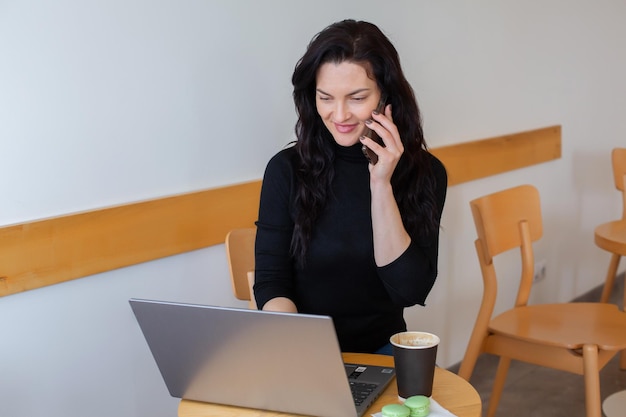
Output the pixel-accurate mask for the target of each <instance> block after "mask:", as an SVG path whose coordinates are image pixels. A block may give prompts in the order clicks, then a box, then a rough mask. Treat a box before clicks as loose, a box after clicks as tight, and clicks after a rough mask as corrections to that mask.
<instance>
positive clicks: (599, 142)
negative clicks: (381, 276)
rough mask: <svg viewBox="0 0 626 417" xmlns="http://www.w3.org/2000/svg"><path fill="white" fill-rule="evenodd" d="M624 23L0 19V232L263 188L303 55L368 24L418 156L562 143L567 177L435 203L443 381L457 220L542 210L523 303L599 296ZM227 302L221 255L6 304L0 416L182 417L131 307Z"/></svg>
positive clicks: (466, 225) (215, 7)
mask: <svg viewBox="0 0 626 417" xmlns="http://www.w3.org/2000/svg"><path fill="white" fill-rule="evenodd" d="M624 15H626V4H624V3H623V2H621V1H619V0H614V1H610V0H601V1H594V2H570V1H567V0H545V1H540V0H532V1H526V2H522V1H501V0H491V1H488V0H481V1H472V2H468V1H460V0H457V1H452V0H450V1H437V2H434V1H427V0H418V1H415V0H406V1H394V0H390V1H387V2H383V3H381V2H380V1H378V0H377V1H371V0H349V1H348V0H346V1H341V2H337V1H336V0H318V1H315V2H295V1H289V0H284V1H279V0H266V1H263V2H260V1H254V0H246V1H244V0H240V1H231V0H221V1H192V0H186V1H174V0H151V1H148V0H132V1H122V0H109V1H98V0H88V1H78V0H57V1H55V2H36V1H27V0H20V1H17V0H0V155H2V159H1V161H2V162H1V163H0V193H1V195H2V204H1V205H0V207H1V208H0V225H8V224H13V223H18V222H23V221H27V220H32V219H39V218H44V217H49V216H54V215H60V214H67V213H72V212H76V211H80V210H88V209H94V208H99V207H104V206H108V205H112V204H121V203H128V202H132V201H137V200H142V199H146V198H153V197H161V196H166V195H170V194H175V193H180V192H185V191H193V190H199V189H204V188H208V187H213V186H220V185H227V184H232V183H236V182H240V181H243V180H248V179H256V178H260V177H261V175H262V172H263V169H264V167H265V164H266V162H267V160H268V159H269V158H270V156H271V155H273V154H274V153H275V152H276V151H278V150H279V149H280V148H281V147H282V146H283V145H284V144H286V143H287V142H288V141H290V140H291V139H292V138H293V133H292V132H293V124H294V121H295V116H294V111H293V105H292V102H291V84H290V76H291V71H292V69H293V66H294V65H295V62H296V60H297V59H298V58H299V57H300V55H301V54H302V52H303V51H304V49H305V46H306V43H307V42H308V41H309V40H310V38H311V36H312V35H313V34H314V33H316V32H317V31H319V30H320V29H322V28H323V27H324V26H326V25H327V24H329V23H332V22H334V21H336V20H339V19H342V18H346V17H354V18H357V19H366V20H370V21H373V22H375V23H377V24H378V25H379V26H380V27H381V28H383V29H384V30H385V32H386V33H387V34H388V35H389V36H390V38H391V39H392V40H393V42H394V43H395V45H396V46H397V48H398V50H399V51H400V54H401V56H402V59H403V64H404V67H405V71H406V73H407V76H408V78H409V79H410V81H411V82H412V84H413V86H414V88H415V90H416V93H417V96H418V100H419V103H420V105H421V108H422V110H423V114H424V122H425V132H426V135H427V139H428V141H429V144H430V146H431V147H437V146H442V145H447V144H451V143H458V142H462V141H466V140H473V139H480V138H485V137H490V136H496V135H500V134H506V133H513V132H517V131H522V130H528V129H533V128H538V127H544V126H548V125H552V124H561V125H562V126H563V157H562V159H560V160H558V161H554V162H549V163H545V164H541V165H538V166H534V167H529V168H525V169H521V170H517V171H514V172H510V173H506V174H503V175H500V176H497V177H492V178H487V179H483V180H479V181H475V182H471V183H468V184H463V185H459V186H455V187H452V188H450V190H449V194H448V201H447V205H446V208H445V211H444V217H443V227H444V231H443V234H442V239H441V260H440V277H439V279H438V282H437V284H436V286H435V289H434V290H433V293H432V294H431V296H430V297H429V299H428V305H427V307H426V308H421V307H419V308H417V307H416V308H411V309H410V310H408V311H407V319H408V321H409V324H410V326H411V327H412V328H420V329H426V330H431V331H434V332H436V333H438V334H440V335H441V337H442V340H443V342H442V346H441V349H440V353H439V362H440V363H441V364H442V365H444V366H449V365H452V364H454V363H456V362H458V361H459V360H460V359H461V358H462V355H463V352H464V349H465V344H466V342H467V338H468V336H469V332H470V330H471V326H472V324H473V319H474V314H475V312H476V309H477V306H478V303H479V300H480V293H481V285H482V284H481V278H480V273H479V270H478V266H477V262H476V260H475V255H474V249H473V240H474V237H475V234H474V228H473V223H472V221H471V214H470V211H469V208H468V201H469V200H470V199H472V198H475V197H477V196H480V195H482V194H485V193H489V192H492V191H496V190H498V189H501V188H505V187H509V186H513V185H518V184H521V183H532V184H535V185H536V186H537V187H538V188H539V190H540V192H541V194H542V198H543V203H542V204H543V209H544V217H545V222H546V224H545V238H544V239H543V241H542V242H541V243H539V244H538V245H537V248H536V249H537V252H538V257H539V258H540V259H544V258H545V259H547V262H548V263H547V279H546V280H545V281H544V282H541V283H540V284H538V285H537V286H536V292H535V293H534V294H533V301H534V302H550V301H566V300H569V299H571V298H573V297H575V296H577V295H580V294H582V293H584V292H586V291H587V290H589V289H591V288H593V287H595V286H597V285H599V284H600V283H601V282H602V280H603V278H604V274H605V271H606V267H607V264H608V260H609V256H608V254H606V253H604V252H602V251H601V250H599V249H597V248H596V247H595V246H594V244H593V228H594V227H595V225H597V224H599V223H601V222H604V221H607V220H610V219H614V218H617V217H619V216H620V214H621V206H620V204H621V202H620V199H619V195H618V193H617V192H616V191H615V190H614V189H613V186H612V177H611V171H610V163H609V153H610V150H611V148H613V147H615V146H620V145H621V146H624V143H626V142H625V141H624V138H625V137H626V124H625V123H624V121H623V120H624V116H623V115H624V114H626V83H625V82H624V78H623V74H625V73H626V48H624V47H623V39H626V25H623V22H622V21H623V16H624ZM512 259H514V254H512V256H511V257H510V258H508V259H505V260H504V262H503V266H504V267H505V268H507V269H510V270H512V271H513V270H515V269H516V268H517V266H515V265H514V264H513V263H512ZM0 269H1V266H0ZM622 270H623V265H622ZM510 275H511V277H512V278H513V277H514V275H515V274H514V273H513V272H511V273H510ZM229 285H230V284H229V281H228V273H227V266H226V261H225V254H224V249H223V246H215V247H211V248H208V249H205V250H200V251H196V252H192V253H188V254H184V255H180V256H176V257H171V258H167V259H164V260H159V261H155V262H150V263H146V264H142V265H137V266H134V267H130V268H125V269H121V270H117V271H112V272H108V273H104V274H100V275H97V276H92V277H88V278H83V279H79V280H75V281H72V282H68V283H64V284H58V285H55V286H51V287H47V288H42V289H37V290H33V291H29V292H26V293H21V294H16V295H11V296H7V297H3V298H0V317H2V320H1V321H0V415H1V416H11V417H21V416H24V417H25V416H28V417H37V416H47V417H61V416H63V417H65V416H68V415H69V416H72V415H85V416H94V417H96V416H97V417H99V416H102V417H104V416H107V417H108V416H111V415H115V416H120V417H131V416H146V415H152V416H173V415H175V414H176V407H177V404H178V401H177V400H176V399H173V398H170V397H169V395H168V394H167V391H166V390H165V387H164V385H163V383H162V381H161V379H160V376H159V374H158V370H157V369H156V366H155V364H154V361H153V360H152V357H151V356H150V354H149V352H148V349H147V347H146V345H145V342H144V341H143V338H142V336H141V334H140V332H139V329H138V327H137V325H136V323H135V321H134V318H133V316H132V313H131V311H130V308H129V307H128V303H127V300H128V298H130V297H144V298H158V299H167V300H177V301H188V302H199V303H206V304H219V305H233V306H243V304H242V303H241V302H238V301H237V300H235V299H234V298H233V296H232V295H231V293H230V287H229ZM514 290H515V285H514V284H513V283H511V284H510V286H507V285H504V286H503V288H502V292H503V293H504V295H505V298H508V299H512V297H513V293H514ZM503 307H504V304H502V303H501V304H499V305H498V309H500V308H503Z"/></svg>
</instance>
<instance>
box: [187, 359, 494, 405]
mask: <svg viewBox="0 0 626 417" xmlns="http://www.w3.org/2000/svg"><path fill="white" fill-rule="evenodd" d="M343 360H344V362H347V363H363V364H366V365H382V366H393V357H392V356H385V355H373V354H367V353H344V354H343ZM433 398H434V399H435V400H436V401H437V402H438V403H439V404H440V405H441V406H442V407H444V408H446V409H447V410H448V411H450V412H451V413H452V414H454V415H456V416H458V417H480V415H481V410H482V403H481V400H480V396H479V395H478V392H476V390H475V389H474V387H472V386H471V385H470V383H469V382H467V381H466V380H464V379H463V378H461V377H460V376H458V375H456V374H454V373H452V372H450V371H447V370H445V369H442V368H436V369H435V381H434V384H433ZM392 403H397V404H400V401H399V399H398V388H397V386H396V383H395V380H394V381H392V382H391V384H389V386H388V387H387V389H386V390H385V391H384V392H383V394H382V395H381V396H380V397H378V399H377V400H376V402H375V403H374V404H373V405H372V406H371V407H370V408H369V410H367V413H366V414H365V416H369V415H371V414H374V413H378V412H380V410H381V409H382V407H383V406H384V405H386V404H392ZM178 416H179V417H235V416H237V417H288V416H293V414H287V413H280V412H275V411H263V410H255V409H250V408H241V407H233V406H227V405H221V404H212V403H203V402H198V401H191V400H181V402H180V405H179V407H178Z"/></svg>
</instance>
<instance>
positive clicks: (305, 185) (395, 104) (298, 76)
mask: <svg viewBox="0 0 626 417" xmlns="http://www.w3.org/2000/svg"><path fill="white" fill-rule="evenodd" d="M346 61H347V62H351V63H356V64H359V65H362V66H363V67H364V68H365V69H366V71H367V72H368V76H370V77H371V78H372V79H374V80H376V83H377V85H378V87H379V89H380V91H381V93H383V94H386V96H387V104H391V106H392V107H391V108H392V116H393V121H394V123H395V124H396V126H397V127H398V130H399V132H400V136H401V138H402V143H403V144H404V153H403V154H402V157H401V158H400V161H399V162H398V165H397V167H396V169H395V171H394V173H393V176H392V178H391V185H392V188H393V190H394V196H395V199H396V201H397V203H398V207H399V209H400V213H401V216H402V221H403V223H404V226H405V228H406V229H407V232H408V233H409V235H410V236H411V238H412V239H418V240H421V239H423V238H425V237H427V236H429V235H431V234H432V233H433V232H435V231H436V229H437V228H438V227H439V224H438V223H439V222H438V208H437V203H436V200H435V193H434V190H435V186H436V184H435V179H434V178H433V175H431V172H430V171H431V163H430V161H429V156H428V149H427V146H426V143H425V141H424V134H423V131H422V123H421V115H420V111H419V109H418V106H417V101H416V99H415V94H414V92H413V89H412V88H411V86H410V84H409V82H408V81H407V80H406V78H405V77H404V74H403V72H402V68H401V66H400V59H399V57H398V53H397V51H396V49H395V48H394V46H393V45H392V44H391V42H390V41H389V39H388V38H387V37H386V36H385V35H384V34H383V33H382V32H381V31H380V29H379V28H378V27H376V26H375V25H373V24H371V23H368V22H362V21H355V20H344V21H341V22H337V23H334V24H332V25H330V26H328V27H327V28H325V29H324V30H322V31H321V32H319V33H318V34H317V35H315V37H314V38H313V39H312V40H311V42H310V43H309V45H308V48H307V50H306V52H305V54H304V55H303V56H302V58H301V59H300V60H299V61H298V63H297V64H296V67H295V70H294V73H293V76H292V84H293V87H294V89H293V99H294V102H295V106H296V111H297V115H298V120H297V123H296V127H295V133H296V137H297V140H296V144H295V148H296V152H297V155H298V158H299V161H298V168H297V173H296V175H297V181H298V185H297V192H296V196H295V209H296V214H295V227H294V232H293V236H292V242H291V251H292V255H293V256H294V257H295V258H296V260H297V261H298V262H299V263H300V264H301V265H302V264H304V259H305V256H306V252H307V249H308V244H309V241H310V239H311V236H312V234H313V229H314V225H315V222H316V220H317V218H318V217H319V215H320V213H321V212H322V210H323V209H324V206H325V204H326V200H327V198H328V192H329V191H328V190H330V189H331V183H332V181H333V177H334V169H333V160H334V157H335V155H334V139H333V137H332V135H331V133H330V132H329V131H328V129H327V128H326V127H325V125H324V123H323V121H322V119H321V117H320V116H319V114H318V113H317V108H316V104H315V89H316V76H317V72H318V69H319V68H320V66H321V65H323V64H325V63H329V62H331V63H342V62H346Z"/></svg>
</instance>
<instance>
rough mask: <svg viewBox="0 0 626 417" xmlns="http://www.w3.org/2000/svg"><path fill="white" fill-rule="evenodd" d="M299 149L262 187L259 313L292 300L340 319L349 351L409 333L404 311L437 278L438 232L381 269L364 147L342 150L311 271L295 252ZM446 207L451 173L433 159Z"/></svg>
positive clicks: (279, 162)
mask: <svg viewBox="0 0 626 417" xmlns="http://www.w3.org/2000/svg"><path fill="white" fill-rule="evenodd" d="M296 158H297V156H296V152H295V149H294V148H293V147H292V148H287V149H284V150H282V151H281V152H279V153H278V154H276V155H275V156H274V157H273V158H272V159H271V160H270V162H269V163H268V165H267V168H266V171H265V175H264V178H263V185H262V189H261V201H260V207H259V219H258V221H257V238H256V248H255V254H256V255H255V258H256V259H255V286H254V294H255V298H256V301H257V305H258V307H259V308H263V305H264V304H265V303H266V302H267V301H269V300H270V299H272V298H275V297H287V298H289V299H291V300H293V301H294V303H295V304H296V307H297V308H298V312H300V313H308V314H321V315H328V316H331V317H332V318H333V322H334V324H335V329H336V331H337V337H338V339H339V344H340V346H341V349H342V351H344V352H374V351H376V350H377V349H378V348H380V347H382V346H384V345H385V344H387V343H388V341H389V337H390V336H391V335H393V334H394V333H396V332H399V331H403V330H406V323H405V321H404V318H403V310H404V308H405V307H408V306H412V305H415V304H421V305H424V302H425V300H426V296H427V295H428V293H429V292H430V290H431V288H432V286H433V284H434V282H435V278H436V276H437V254H438V241H439V235H438V233H437V235H434V236H432V239H431V240H430V241H428V242H419V243H418V242H417V238H415V237H413V236H412V242H411V244H410V246H409V248H408V249H407V250H406V251H405V252H404V253H403V254H402V255H400V257H398V258H397V259H396V260H395V261H393V262H392V263H391V264H389V265H385V266H382V267H377V266H376V264H375V262H374V246H373V236H372V219H371V194H370V188H369V183H370V178H369V177H370V174H369V169H368V162H367V160H366V158H365V157H364V156H363V154H362V152H361V144H356V145H355V146H352V147H348V148H346V147H341V146H338V145H336V158H335V161H334V168H335V177H334V180H333V184H332V192H331V193H330V194H329V195H330V198H329V200H328V202H327V204H326V207H325V208H324V211H323V212H322V214H321V216H320V218H319V219H318V220H317V222H316V223H315V226H314V231H313V236H312V240H311V242H310V244H309V245H310V246H309V250H308V253H307V258H306V265H305V267H304V268H299V267H298V266H297V265H296V264H295V261H294V259H293V258H292V257H291V256H290V254H289V247H290V243H291V235H292V232H293V226H294V208H293V203H294V197H295V192H296V174H295V169H296V168H295V167H296ZM431 163H432V168H433V169H432V172H433V175H435V176H436V181H437V184H438V187H437V190H436V197H437V202H438V207H439V208H440V212H439V217H440V216H441V210H442V209H443V204H444V200H445V195H446V187H447V176H446V171H445V168H444V167H443V165H442V164H441V162H440V161H439V160H438V159H436V158H435V157H434V156H431Z"/></svg>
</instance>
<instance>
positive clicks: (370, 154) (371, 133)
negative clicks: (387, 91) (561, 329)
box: [361, 94, 387, 165]
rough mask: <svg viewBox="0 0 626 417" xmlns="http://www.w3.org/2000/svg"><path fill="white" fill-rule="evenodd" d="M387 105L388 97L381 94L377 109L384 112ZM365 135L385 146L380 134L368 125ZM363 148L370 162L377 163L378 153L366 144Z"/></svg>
mask: <svg viewBox="0 0 626 417" xmlns="http://www.w3.org/2000/svg"><path fill="white" fill-rule="evenodd" d="M386 105H387V97H386V96H385V95H384V94H383V95H381V96H380V101H379V102H378V106H377V107H376V111H377V112H379V113H384V111H385V106H386ZM363 136H367V137H368V138H370V139H372V140H373V141H374V142H376V143H378V144H379V145H381V146H385V143H384V142H383V140H382V139H381V138H380V136H378V134H377V133H376V132H374V131H373V130H372V129H370V128H369V127H367V126H366V127H365V131H364V132H363ZM361 150H362V151H363V155H365V157H366V158H367V159H368V160H369V161H370V164H372V165H376V162H378V155H376V153H375V152H374V151H373V150H371V149H370V148H368V147H367V146H365V145H363V146H362V147H361Z"/></svg>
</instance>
